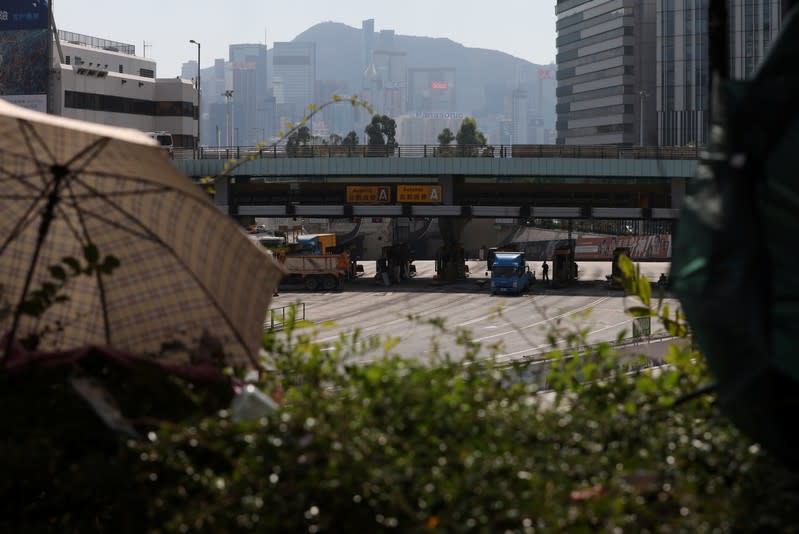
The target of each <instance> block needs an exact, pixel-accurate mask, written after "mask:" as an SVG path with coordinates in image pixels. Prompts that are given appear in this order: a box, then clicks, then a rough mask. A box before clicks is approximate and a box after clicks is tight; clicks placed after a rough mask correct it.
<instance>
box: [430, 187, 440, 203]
mask: <svg viewBox="0 0 799 534" xmlns="http://www.w3.org/2000/svg"><path fill="white" fill-rule="evenodd" d="M439 200H441V199H439V198H438V189H437V188H435V187H431V188H430V201H431V202H438V201H439Z"/></svg>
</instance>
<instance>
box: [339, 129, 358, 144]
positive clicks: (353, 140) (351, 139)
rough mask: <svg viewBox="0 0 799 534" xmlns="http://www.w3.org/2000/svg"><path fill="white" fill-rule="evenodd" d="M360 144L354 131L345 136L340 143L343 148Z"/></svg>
mask: <svg viewBox="0 0 799 534" xmlns="http://www.w3.org/2000/svg"><path fill="white" fill-rule="evenodd" d="M359 142H360V140H359V139H358V134H357V133H355V130H352V131H351V132H350V133H348V134H347V136H346V137H345V138H344V139H343V140H342V141H341V144H342V145H345V146H355V145H357V144H358V143H359Z"/></svg>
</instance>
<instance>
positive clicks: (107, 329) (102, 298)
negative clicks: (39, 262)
mask: <svg viewBox="0 0 799 534" xmlns="http://www.w3.org/2000/svg"><path fill="white" fill-rule="evenodd" d="M66 189H67V191H68V193H69V195H73V193H74V192H73V190H72V184H71V183H69V182H67V187H66ZM75 212H76V213H77V215H78V222H79V223H80V227H81V229H82V230H83V237H84V238H85V240H86V243H87V244H88V243H91V237H90V236H89V230H88V229H87V228H86V221H84V220H83V213H82V212H81V210H79V209H76V210H75ZM69 226H70V229H72V230H73V231H76V229H74V228H73V227H72V225H71V224H70V225H69ZM75 237H79V235H78V234H76V236H75ZM78 241H80V239H78ZM95 276H96V277H97V289H98V290H99V291H100V308H101V309H102V311H103V326H104V328H105V343H106V345H108V346H109V347H110V346H111V325H110V322H109V319H108V302H107V301H106V298H105V284H104V283H103V276H102V273H101V272H100V269H95Z"/></svg>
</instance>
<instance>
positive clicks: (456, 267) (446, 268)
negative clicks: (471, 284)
mask: <svg viewBox="0 0 799 534" xmlns="http://www.w3.org/2000/svg"><path fill="white" fill-rule="evenodd" d="M467 272H468V269H467V267H466V260H465V254H464V250H463V247H462V246H460V245H444V246H442V247H440V248H439V249H438V252H437V253H436V280H439V281H446V282H454V281H456V280H465V279H466V277H467Z"/></svg>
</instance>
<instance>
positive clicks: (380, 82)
mask: <svg viewBox="0 0 799 534" xmlns="http://www.w3.org/2000/svg"><path fill="white" fill-rule="evenodd" d="M381 34H382V32H381ZM373 65H374V79H373V80H370V82H371V83H373V87H371V89H372V90H373V91H372V93H373V96H372V99H373V100H372V105H373V106H374V108H375V113H380V114H381V115H388V116H390V117H397V116H399V115H402V114H403V113H404V112H405V102H406V90H407V75H408V69H407V59H406V54H405V52H396V51H392V50H375V51H374V53H373ZM370 72H371V71H370Z"/></svg>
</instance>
